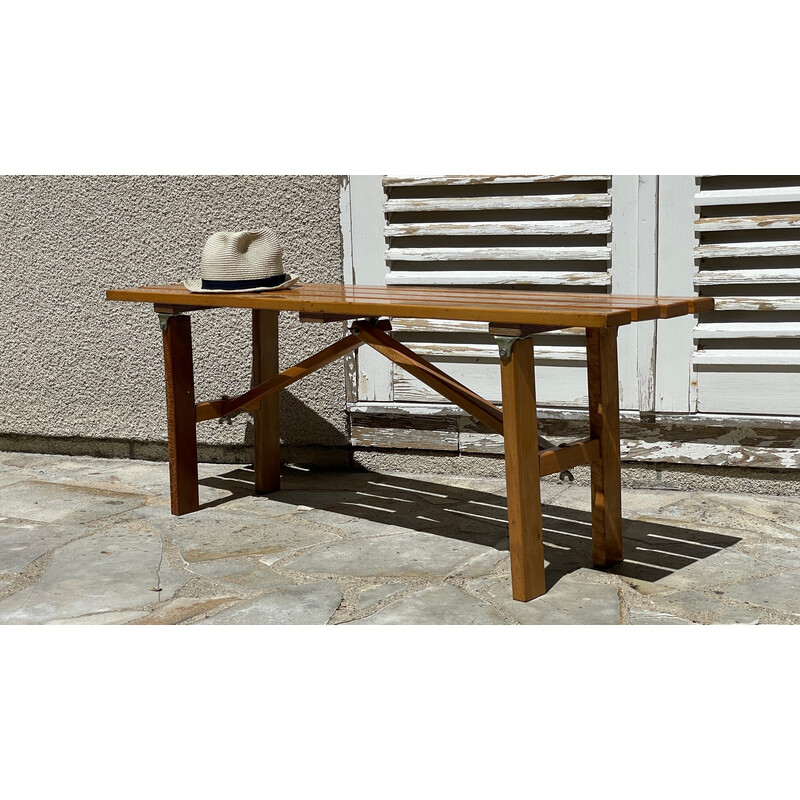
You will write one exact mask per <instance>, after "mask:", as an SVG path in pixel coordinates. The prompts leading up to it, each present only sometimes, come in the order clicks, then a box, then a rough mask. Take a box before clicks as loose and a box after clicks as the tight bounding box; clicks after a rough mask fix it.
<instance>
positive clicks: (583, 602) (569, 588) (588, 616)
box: [483, 569, 621, 625]
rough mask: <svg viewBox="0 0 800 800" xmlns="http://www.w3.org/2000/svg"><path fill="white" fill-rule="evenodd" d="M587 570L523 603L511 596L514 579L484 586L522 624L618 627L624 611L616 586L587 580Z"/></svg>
mask: <svg viewBox="0 0 800 800" xmlns="http://www.w3.org/2000/svg"><path fill="white" fill-rule="evenodd" d="M587 572H588V570H582V569H581V570H578V571H577V572H572V573H570V574H569V575H566V576H564V577H563V578H561V580H559V581H558V582H557V583H556V584H555V586H553V587H551V588H550V589H549V590H548V592H547V593H546V594H544V595H542V596H541V597H537V598H536V599H535V600H529V601H528V602H527V603H522V602H519V601H517V600H514V599H513V598H512V595H511V577H510V576H508V577H504V578H500V579H498V580H496V581H495V582H494V583H492V584H489V585H488V586H486V585H484V586H483V592H484V593H485V594H486V595H487V596H488V597H489V599H491V601H492V602H493V603H494V604H495V605H496V606H497V607H498V608H500V609H502V610H503V611H505V612H506V613H507V614H510V615H511V616H512V617H513V618H514V619H516V620H517V622H519V623H520V624H522V625H619V624H620V621H621V615H620V612H621V609H620V598H619V591H618V589H617V587H616V586H613V585H610V584H605V583H594V582H591V581H589V580H586V577H585V576H586V573H587Z"/></svg>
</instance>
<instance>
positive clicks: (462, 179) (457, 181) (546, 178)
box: [383, 175, 611, 186]
mask: <svg viewBox="0 0 800 800" xmlns="http://www.w3.org/2000/svg"><path fill="white" fill-rule="evenodd" d="M609 180H611V176H610V175H384V177H383V185H384V186H491V185H493V184H504V183H561V182H575V181H609Z"/></svg>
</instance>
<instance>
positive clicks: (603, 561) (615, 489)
mask: <svg viewBox="0 0 800 800" xmlns="http://www.w3.org/2000/svg"><path fill="white" fill-rule="evenodd" d="M586 360H587V370H588V375H589V428H590V436H592V437H596V438H597V439H599V440H600V456H599V458H598V459H596V460H595V461H592V561H593V563H594V564H595V566H598V567H608V566H611V565H612V564H616V563H617V562H618V561H621V560H622V490H621V479H620V455H619V379H618V375H617V329H616V328H587V330H586Z"/></svg>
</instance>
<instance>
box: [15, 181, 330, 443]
mask: <svg viewBox="0 0 800 800" xmlns="http://www.w3.org/2000/svg"><path fill="white" fill-rule="evenodd" d="M338 192H339V182H338V178H337V176H330V175H300V176H287V175H278V176H164V175H155V176H0V299H1V300H2V317H0V342H2V352H1V353H0V437H1V436H3V435H11V436H14V435H16V436H20V435H21V436H27V437H80V438H89V439H98V440H102V439H117V440H132V441H136V442H163V441H165V439H166V421H165V411H164V409H165V401H164V377H163V361H162V353H161V332H160V330H159V327H158V321H157V317H156V315H155V313H154V312H153V310H152V306H151V305H145V304H138V303H136V304H134V303H118V302H117V303H112V302H109V301H107V300H106V299H105V292H106V290H107V289H110V288H122V287H132V286H139V285H148V284H149V285H152V284H165V283H175V282H179V281H181V280H182V279H184V278H185V277H188V276H199V258H200V252H201V250H202V246H203V243H204V242H205V239H206V238H207V237H208V236H209V235H210V234H211V233H213V232H215V231H219V230H240V229H243V228H253V227H260V226H262V225H269V226H271V227H273V228H274V229H275V230H276V231H277V232H278V236H279V238H280V241H281V243H282V245H283V248H284V263H285V267H286V268H287V270H291V271H292V272H297V273H299V274H300V275H301V278H302V279H303V280H306V281H315V282H325V283H340V282H341V280H342V266H341V265H342V252H341V234H340V229H339V208H338ZM192 329H193V336H194V361H195V380H196V385H197V390H196V395H197V399H198V400H201V399H211V398H214V397H219V396H220V395H221V394H233V393H236V392H239V391H244V390H246V389H247V388H249V371H250V357H251V356H250V312H249V311H239V310H213V311H204V312H196V313H193V314H192ZM280 332H281V348H282V349H281V367H282V368H284V367H287V366H290V365H291V364H292V363H294V362H296V361H298V360H300V359H302V358H305V357H307V356H308V355H310V354H311V353H312V352H314V351H316V350H318V349H320V348H321V347H324V346H325V345H327V344H328V343H330V342H331V341H333V340H334V339H336V338H337V337H338V336H339V335H340V334H341V326H338V325H332V326H323V325H304V326H302V329H301V326H300V323H299V322H298V321H297V316H296V314H288V313H285V314H281V323H280ZM343 370H344V368H343V365H342V362H338V363H334V364H332V365H330V366H329V367H327V368H326V369H324V370H322V371H321V372H319V373H317V374H316V375H314V376H311V377H310V378H308V379H306V380H305V381H303V382H301V383H299V384H296V385H295V386H294V387H292V388H291V389H289V390H287V391H284V392H283V395H284V396H283V399H282V403H281V411H282V427H281V432H282V438H283V439H284V441H285V442H286V443H287V444H288V445H292V446H309V445H311V446H314V445H322V446H331V445H333V446H339V447H341V446H344V445H345V444H346V417H345V397H344V371H343ZM250 437H251V431H250V428H249V417H248V416H247V415H242V416H241V417H238V418H236V419H235V420H234V421H233V424H232V425H219V424H217V423H216V422H205V423H201V424H200V425H199V426H198V440H199V442H200V443H203V444H212V445H213V444H218V445H240V444H244V443H245V442H246V441H247V440H249V439H250Z"/></svg>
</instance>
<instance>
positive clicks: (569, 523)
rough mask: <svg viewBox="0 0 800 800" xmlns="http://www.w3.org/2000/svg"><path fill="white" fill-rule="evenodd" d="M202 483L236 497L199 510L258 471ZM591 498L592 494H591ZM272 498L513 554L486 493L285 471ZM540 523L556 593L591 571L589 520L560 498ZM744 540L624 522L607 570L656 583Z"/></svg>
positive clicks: (496, 497)
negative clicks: (618, 554)
mask: <svg viewBox="0 0 800 800" xmlns="http://www.w3.org/2000/svg"><path fill="white" fill-rule="evenodd" d="M200 483H201V485H204V486H209V487H214V488H217V489H224V490H227V491H229V492H230V493H231V494H230V495H228V496H225V497H222V498H219V499H217V500H213V501H211V502H208V503H205V504H204V505H203V506H201V510H202V509H203V508H210V507H213V506H220V505H224V504H225V503H228V502H231V501H234V500H236V499H239V498H242V497H246V496H254V495H255V491H254V473H253V470H252V467H249V468H246V467H242V468H238V469H235V470H232V471H230V472H226V473H223V474H220V475H217V476H213V477H209V478H205V479H203V480H201V481H200ZM569 491H580V489H579V488H578V487H574V488H572V489H570V490H569ZM585 491H586V492H587V495H588V491H589V490H588V488H586V489H585ZM266 497H268V498H269V499H271V500H275V501H277V502H285V503H289V504H295V505H302V506H305V507H308V508H311V509H319V510H324V511H329V512H333V513H336V514H343V515H348V516H350V517H354V518H356V519H361V520H366V521H371V522H375V523H379V524H380V525H387V524H388V525H393V526H397V527H398V528H404V529H407V530H413V531H422V532H425V533H433V534H438V535H441V536H447V537H450V538H453V539H458V540H460V541H468V542H473V543H476V544H481V545H484V546H486V547H492V548H495V549H497V550H506V551H507V550H508V529H507V506H506V498H505V497H504V496H503V495H501V494H495V493H492V492H489V491H485V490H481V489H476V488H461V487H457V486H449V485H444V484H440V483H433V482H429V481H425V480H417V479H413V478H408V477H396V476H392V475H382V474H379V473H341V472H330V473H326V472H305V471H302V470H297V469H293V468H291V467H284V469H283V470H282V488H281V490H280V491H278V492H273V493H270V494H269V495H267V496H266ZM542 517H543V523H544V549H545V558H546V560H547V561H548V566H547V569H546V580H547V586H548V588H550V587H551V586H553V585H554V584H555V583H556V582H557V581H558V580H560V579H561V578H562V577H564V576H565V575H567V574H569V573H570V572H573V571H575V570H577V569H580V568H582V567H586V568H592V559H591V556H592V538H591V530H592V528H591V514H590V513H589V512H587V511H581V510H576V509H573V508H568V507H565V506H562V505H559V504H558V502H557V498H556V501H555V502H554V503H552V504H545V505H543V506H542ZM739 541H740V539H739V538H737V537H736V536H731V535H727V534H720V533H718V532H712V531H707V530H702V529H699V528H694V527H690V528H687V527H679V526H673V525H667V524H662V523H655V522H649V521H647V522H645V521H641V520H635V519H623V552H624V555H625V559H624V560H623V561H622V562H620V563H618V564H615V565H614V566H613V567H611V568H609V569H608V570H607V571H608V572H611V573H614V574H617V575H619V576H621V577H624V578H628V579H632V580H640V581H650V582H656V581H658V580H660V579H661V578H665V577H667V576H668V575H671V574H672V573H674V572H677V571H679V570H681V569H682V568H684V567H687V566H689V565H691V564H693V563H696V562H698V561H701V560H702V559H704V558H707V557H709V556H711V555H713V554H714V553H718V552H720V551H722V550H724V549H725V548H727V547H731V546H732V545H734V544H736V543H737V542H739Z"/></svg>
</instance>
